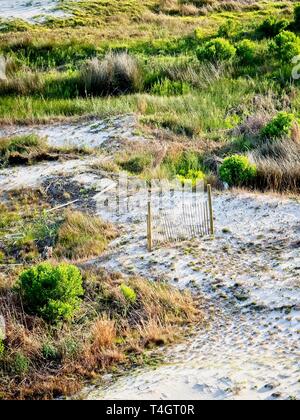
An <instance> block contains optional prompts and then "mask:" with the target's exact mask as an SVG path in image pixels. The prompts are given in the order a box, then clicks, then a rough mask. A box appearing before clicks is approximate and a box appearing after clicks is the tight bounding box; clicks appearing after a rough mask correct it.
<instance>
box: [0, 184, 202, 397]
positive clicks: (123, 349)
mask: <svg viewBox="0 0 300 420" xmlns="http://www.w3.org/2000/svg"><path fill="white" fill-rule="evenodd" d="M10 194H11V195H10V197H9V201H8V204H7V205H5V204H1V206H0V215H1V217H0V221H1V223H0V257H1V260H0V264H1V270H0V306H1V316H3V317H4V320H5V331H2V329H1V334H3V336H1V339H0V342H1V346H0V373H1V374H0V399H8V398H14V399H36V398H38V399H51V398H55V397H58V396H66V395H70V394H74V393H75V392H77V391H78V390H80V388H81V387H82V386H83V384H84V381H85V380H87V379H91V378H95V377H96V376H97V375H98V374H99V375H101V374H103V373H104V372H113V371H115V370H116V369H117V368H120V369H126V368H129V367H130V366H132V365H137V364H142V363H145V362H147V361H148V360H149V362H151V361H152V363H154V362H155V357H154V356H153V358H152V359H151V358H150V357H149V356H150V355H147V353H145V350H149V349H152V350H153V349H155V348H156V347H157V346H161V345H164V344H167V343H170V342H173V341H174V340H178V339H180V338H181V337H183V336H184V334H185V333H186V332H187V331H190V332H191V330H190V327H192V326H193V325H196V324H199V323H200V324H201V323H202V321H203V319H202V313H201V311H200V309H199V305H198V298H196V297H194V298H192V296H191V295H190V294H189V293H182V292H180V291H178V290H176V289H175V288H172V287H170V286H168V285H167V284H165V283H163V282H158V283H153V282H149V281H147V280H145V279H141V278H137V277H134V278H127V277H124V276H122V274H114V273H108V272H106V271H104V270H101V269H96V268H93V267H91V266H89V265H87V266H86V265H84V260H86V259H88V258H89V259H91V258H93V257H94V256H97V257H99V256H100V255H101V254H102V253H103V251H104V250H105V249H106V247H107V246H108V243H109V241H111V240H112V239H113V238H115V237H116V235H117V233H118V232H117V229H116V228H115V227H114V226H113V225H111V224H109V223H104V222H103V221H101V219H99V218H98V217H96V216H92V215H87V214H85V213H82V212H80V211H74V210H68V211H67V212H65V211H64V210H63V209H62V210H59V209H58V210H56V212H55V214H53V213H51V212H47V210H49V203H48V201H49V198H48V199H47V193H46V192H45V191H41V190H36V191H35V190H29V191H23V192H21V193H17V192H12V193H10ZM62 199H63V197H62ZM78 260H80V268H79V267H77V266H76V265H74V264H76V261H77V262H78Z"/></svg>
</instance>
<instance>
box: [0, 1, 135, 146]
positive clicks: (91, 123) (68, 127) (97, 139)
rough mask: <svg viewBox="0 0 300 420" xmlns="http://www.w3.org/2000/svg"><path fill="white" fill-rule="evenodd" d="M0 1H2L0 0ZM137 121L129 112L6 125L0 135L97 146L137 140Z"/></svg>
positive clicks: (54, 142) (52, 144) (58, 144)
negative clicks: (58, 121)
mask: <svg viewBox="0 0 300 420" xmlns="http://www.w3.org/2000/svg"><path fill="white" fill-rule="evenodd" d="M0 1H1V0H0ZM136 127H137V120H136V118H135V117H134V116H132V115H125V116H117V117H115V118H108V119H105V120H99V119H93V120H88V121H80V122H77V123H73V124H70V123H56V124H49V125H48V124H46V125H37V126H32V127H28V126H8V127H4V128H0V137H5V136H14V135H20V134H31V133H35V134H37V135H39V136H41V137H47V139H48V144H49V146H53V147H64V146H70V147H78V148H81V147H86V148H93V149H95V148H98V147H100V146H102V145H103V144H104V143H109V142H114V140H116V139H117V140H120V139H123V140H127V139H130V140H140V137H139V136H137V135H136V134H135V130H136Z"/></svg>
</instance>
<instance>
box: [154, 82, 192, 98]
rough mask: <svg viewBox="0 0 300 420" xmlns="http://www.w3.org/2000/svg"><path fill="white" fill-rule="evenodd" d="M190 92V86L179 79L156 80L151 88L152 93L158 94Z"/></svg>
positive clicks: (168, 94)
mask: <svg viewBox="0 0 300 420" xmlns="http://www.w3.org/2000/svg"><path fill="white" fill-rule="evenodd" d="M189 92H190V87H189V85H188V84H187V83H185V82H181V81H173V80H169V79H164V80H162V81H160V82H156V83H155V84H154V85H153V86H152V88H151V93H152V95H159V96H176V95H186V94H188V93H189Z"/></svg>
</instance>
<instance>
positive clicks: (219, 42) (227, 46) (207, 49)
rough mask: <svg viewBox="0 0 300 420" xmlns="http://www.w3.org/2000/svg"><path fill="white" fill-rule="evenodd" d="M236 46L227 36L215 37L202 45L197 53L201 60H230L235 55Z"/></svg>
mask: <svg viewBox="0 0 300 420" xmlns="http://www.w3.org/2000/svg"><path fill="white" fill-rule="evenodd" d="M235 53H236V49H235V47H234V46H233V45H232V44H231V43H230V42H229V41H228V40H227V39H225V38H215V39H213V40H211V41H209V42H207V43H206V44H204V45H203V46H201V47H198V49H197V51H196V55H197V57H198V60H200V61H205V60H207V61H213V62H218V61H228V60H230V59H232V58H233V57H234V56H235Z"/></svg>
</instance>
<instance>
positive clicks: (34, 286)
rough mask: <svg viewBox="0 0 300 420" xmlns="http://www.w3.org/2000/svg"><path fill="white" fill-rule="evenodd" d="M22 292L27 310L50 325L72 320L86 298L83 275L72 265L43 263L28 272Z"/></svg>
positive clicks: (23, 277)
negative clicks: (84, 295)
mask: <svg viewBox="0 0 300 420" xmlns="http://www.w3.org/2000/svg"><path fill="white" fill-rule="evenodd" d="M19 289H20V292H21V295H22V297H23V299H24V302H25V305H26V308H27V309H28V310H29V311H30V312H31V313H33V314H36V315H39V316H41V317H42V318H44V319H45V320H46V321H49V322H57V321H60V320H70V319H71V318H72V317H73V315H74V313H75V311H76V310H77V309H78V308H79V305H80V299H79V297H80V296H82V295H83V288H82V277H81V273H80V271H79V269H78V268H77V267H75V266H74V265H70V264H60V265H57V266H54V265H52V264H50V263H43V264H39V265H37V266H35V267H32V268H30V269H28V270H25V271H24V272H23V273H21V275H20V277H19Z"/></svg>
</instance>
